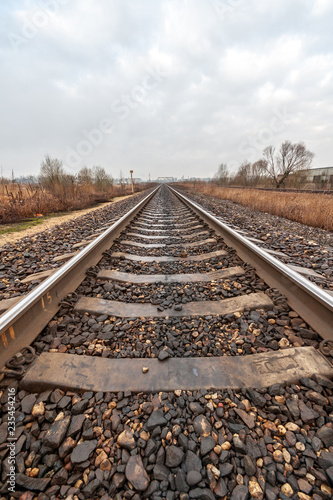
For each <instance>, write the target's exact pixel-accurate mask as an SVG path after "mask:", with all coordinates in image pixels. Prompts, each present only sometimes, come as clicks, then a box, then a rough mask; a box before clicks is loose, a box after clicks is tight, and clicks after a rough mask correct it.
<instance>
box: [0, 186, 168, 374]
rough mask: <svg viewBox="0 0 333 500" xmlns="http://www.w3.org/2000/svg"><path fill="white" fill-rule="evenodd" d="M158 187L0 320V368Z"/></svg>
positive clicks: (35, 332)
mask: <svg viewBox="0 0 333 500" xmlns="http://www.w3.org/2000/svg"><path fill="white" fill-rule="evenodd" d="M159 187H160V186H158V187H157V188H155V189H154V190H153V191H152V192H151V193H150V194H148V196H146V197H145V198H144V199H143V200H141V201H140V202H139V203H138V204H137V205H136V206H135V207H133V208H132V209H131V210H130V211H129V212H127V213H126V214H125V215H124V216H123V217H121V218H120V219H119V220H118V221H117V222H115V223H114V224H113V225H112V226H110V227H109V228H108V229H106V231H104V232H103V233H102V234H101V235H100V236H98V237H97V238H96V239H95V240H93V241H92V242H91V243H89V244H88V245H87V246H86V247H85V248H84V249H83V250H81V251H80V252H79V253H78V254H77V255H75V256H74V257H72V258H71V259H70V260H69V261H68V262H67V263H66V264H63V265H62V266H61V267H60V268H59V269H58V270H57V271H55V272H54V274H52V275H51V276H50V277H49V278H47V279H46V280H45V281H43V282H42V283H41V284H40V285H38V286H37V287H36V288H35V289H34V290H32V291H31V292H30V293H28V294H27V295H25V296H24V297H23V298H22V299H21V300H20V301H19V302H18V303H17V304H16V305H14V306H13V307H11V308H10V309H9V310H8V311H6V312H5V313H4V314H3V315H2V316H1V317H0V338H1V342H0V367H3V366H4V364H5V363H6V361H7V360H8V359H10V358H11V357H12V356H14V355H15V354H16V353H17V352H18V351H19V350H20V349H22V348H23V347H26V346H27V345H29V344H31V342H32V341H33V340H34V339H35V338H36V337H37V336H38V335H39V333H40V332H41V331H42V329H43V328H44V327H45V326H46V325H47V323H48V322H49V321H50V320H51V319H52V318H53V316H54V315H55V314H56V313H57V311H58V310H59V309H60V305H59V302H60V301H61V300H62V299H64V298H65V297H66V296H67V295H68V294H69V293H70V292H73V291H74V290H75V289H76V288H77V287H78V286H79V284H80V283H81V282H82V281H83V279H84V278H85V275H86V271H87V269H89V268H90V267H91V266H93V265H96V264H97V262H98V261H99V260H100V259H101V257H102V253H103V252H104V251H105V250H107V249H109V248H110V246H111V244H112V242H113V241H114V240H115V239H116V238H117V237H118V236H119V235H120V233H121V232H122V231H123V230H124V228H125V226H126V225H127V224H128V223H129V222H130V221H131V220H132V219H134V217H135V216H136V215H137V214H138V212H139V211H140V210H141V209H142V208H143V207H144V206H145V205H146V204H147V203H148V202H149V201H150V200H151V198H152V197H153V196H154V195H155V194H156V192H157V190H158V189H159Z"/></svg>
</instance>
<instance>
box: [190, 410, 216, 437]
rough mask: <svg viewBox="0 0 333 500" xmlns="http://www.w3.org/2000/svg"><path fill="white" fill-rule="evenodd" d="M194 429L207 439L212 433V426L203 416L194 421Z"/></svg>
mask: <svg viewBox="0 0 333 500" xmlns="http://www.w3.org/2000/svg"><path fill="white" fill-rule="evenodd" d="M193 427H194V430H195V433H196V434H197V435H198V436H204V437H207V436H209V434H210V433H211V431H212V426H211V425H210V423H209V422H208V420H207V419H206V417H204V416H203V415H198V416H197V417H195V419H194V420H193Z"/></svg>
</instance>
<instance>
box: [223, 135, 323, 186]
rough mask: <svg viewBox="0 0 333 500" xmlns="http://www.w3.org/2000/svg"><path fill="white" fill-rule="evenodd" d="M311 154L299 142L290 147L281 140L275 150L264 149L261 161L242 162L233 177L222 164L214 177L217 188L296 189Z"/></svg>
mask: <svg viewBox="0 0 333 500" xmlns="http://www.w3.org/2000/svg"><path fill="white" fill-rule="evenodd" d="M313 157H314V153H312V152H311V151H309V150H307V149H306V146H305V144H304V143H303V142H298V143H295V144H292V143H291V142H290V141H284V142H283V143H282V144H281V146H280V148H279V149H278V150H277V149H276V148H275V147H274V146H268V147H266V148H265V149H264V150H263V155H262V158H260V159H259V160H257V161H256V162H254V163H250V162H247V161H245V162H243V163H242V164H241V165H240V166H239V167H238V170H237V172H236V173H235V174H231V172H230V171H229V169H228V165H227V164H225V163H222V164H221V165H220V166H219V168H218V171H217V173H216V174H215V176H214V182H216V183H217V184H220V185H239V186H252V187H254V186H274V187H276V188H280V187H284V186H287V185H293V186H295V187H298V186H300V185H302V184H304V182H305V181H306V174H305V173H304V172H303V171H304V170H306V169H308V168H310V166H311V162H312V159H313Z"/></svg>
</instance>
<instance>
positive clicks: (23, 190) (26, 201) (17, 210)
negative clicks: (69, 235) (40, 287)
mask: <svg viewBox="0 0 333 500" xmlns="http://www.w3.org/2000/svg"><path fill="white" fill-rule="evenodd" d="M147 187H148V186H147V185H145V184H136V185H135V192H138V191H142V190H143V189H147ZM55 192H56V193H57V191H56V190H54V192H53V193H51V192H50V191H49V190H48V189H45V188H42V187H41V186H40V185H38V184H35V185H29V184H24V185H22V184H17V183H15V184H13V183H10V182H2V183H0V224H7V223H12V222H17V221H22V220H26V219H30V218H33V217H36V216H38V214H42V215H47V214H50V213H57V212H64V211H71V210H79V209H82V208H87V207H91V206H94V205H96V204H97V203H101V202H106V201H111V200H112V199H113V198H115V197H119V196H124V195H129V194H132V190H131V186H130V185H123V186H120V185H119V186H118V185H114V186H112V188H110V189H108V190H105V191H103V192H100V191H99V192H97V191H96V190H95V189H94V188H93V187H92V186H86V185H82V186H78V185H74V186H73V187H69V188H66V189H65V190H64V189H62V190H61V189H60V188H59V193H57V195H55V194H54V193H55Z"/></svg>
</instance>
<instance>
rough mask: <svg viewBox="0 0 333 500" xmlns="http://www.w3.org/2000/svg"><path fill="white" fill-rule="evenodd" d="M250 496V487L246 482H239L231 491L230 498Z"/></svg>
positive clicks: (243, 499)
mask: <svg viewBox="0 0 333 500" xmlns="http://www.w3.org/2000/svg"><path fill="white" fill-rule="evenodd" d="M249 497H250V494H249V489H248V487H247V486H245V485H244V484H238V485H237V486H236V487H235V488H234V489H233V490H232V493H231V497H230V500H247V499H248V498H249Z"/></svg>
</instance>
